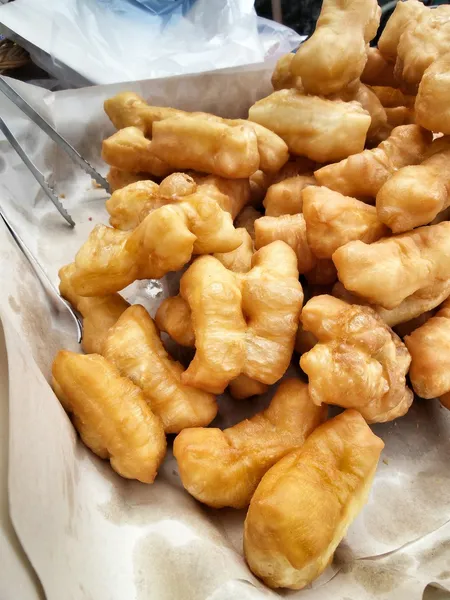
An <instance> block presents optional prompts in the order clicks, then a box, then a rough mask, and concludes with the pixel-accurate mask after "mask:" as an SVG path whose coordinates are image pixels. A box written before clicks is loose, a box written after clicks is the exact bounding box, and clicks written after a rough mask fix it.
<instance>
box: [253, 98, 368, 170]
mask: <svg viewBox="0 0 450 600" xmlns="http://www.w3.org/2000/svg"><path fill="white" fill-rule="evenodd" d="M249 119H250V121H255V122H256V123H260V124H261V125H264V127H267V128H268V129H270V130H271V131H274V132H275V133H276V134H278V135H279V136H280V137H281V138H282V139H283V140H284V141H285V142H286V144H287V145H288V147H289V151H290V152H291V153H292V154H294V155H304V156H307V157H308V158H310V159H312V160H315V161H318V162H332V161H337V160H341V159H343V158H346V157H347V156H349V154H355V153H357V152H361V151H362V150H363V148H364V143H365V140H366V134H367V131H368V129H369V127H370V124H371V118H370V115H369V114H368V113H367V111H365V110H364V109H363V108H361V105H360V104H359V103H357V102H342V101H340V100H326V99H324V98H319V97H318V96H304V95H303V94H301V93H300V92H298V91H297V90H279V91H278V92H274V93H273V94H271V95H270V96H267V98H263V99H262V100H259V101H258V102H256V103H255V104H254V105H253V106H252V107H250V110H249Z"/></svg>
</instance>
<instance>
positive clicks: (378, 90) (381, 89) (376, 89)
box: [370, 85, 416, 108]
mask: <svg viewBox="0 0 450 600" xmlns="http://www.w3.org/2000/svg"><path fill="white" fill-rule="evenodd" d="M370 89H371V90H372V92H373V93H374V94H375V95H376V97H377V98H378V100H379V101H380V102H381V104H382V105H383V106H384V107H385V108H396V107H398V106H407V107H408V108H412V107H414V102H415V100H416V97H415V96H408V95H407V94H404V93H403V92H402V91H401V90H399V89H397V88H395V87H389V86H380V85H374V86H372V87H371V88H370Z"/></svg>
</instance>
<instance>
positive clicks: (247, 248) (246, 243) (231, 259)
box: [213, 227, 254, 273]
mask: <svg viewBox="0 0 450 600" xmlns="http://www.w3.org/2000/svg"><path fill="white" fill-rule="evenodd" d="M236 233H238V234H239V235H240V237H241V240H242V243H241V245H240V246H238V248H236V250H231V252H216V253H215V254H214V255H213V256H214V258H217V260H220V262H221V263H222V264H223V266H224V267H226V268H227V269H229V270H230V271H234V272H235V273H247V272H248V271H250V269H251V266H252V256H253V252H254V248H253V240H252V238H251V236H250V234H249V233H248V231H247V230H246V229H245V227H240V228H238V229H236Z"/></svg>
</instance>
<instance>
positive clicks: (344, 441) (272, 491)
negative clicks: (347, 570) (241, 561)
mask: <svg viewBox="0 0 450 600" xmlns="http://www.w3.org/2000/svg"><path fill="white" fill-rule="evenodd" d="M383 447H384V444H383V442H382V440H381V439H380V438H379V437H377V436H376V435H375V434H374V433H372V431H371V430H370V427H369V426H368V425H367V424H366V423H365V421H364V419H363V418H362V417H361V415H360V414H359V413H358V412H356V411H355V410H346V411H345V412H343V413H342V414H340V415H338V416H337V417H334V419H330V420H329V421H327V422H326V423H324V424H323V425H321V426H320V427H318V428H317V429H316V430H315V431H313V433H312V434H311V435H310V436H309V438H308V439H307V440H306V442H305V443H304V444H303V446H302V447H301V448H298V449H297V450H293V451H292V452H290V453H289V454H287V455H286V456H285V457H284V458H282V459H281V460H280V461H279V462H278V463H276V464H275V465H274V466H273V467H272V468H271V469H270V470H269V471H268V472H267V473H266V474H265V475H264V477H263V478H262V480H261V482H260V484H259V485H258V487H257V488H256V492H255V494H254V496H253V498H252V500H251V502H250V508H249V511H248V513H247V518H246V519H245V525H244V554H245V559H246V561H247V563H248V565H249V567H250V569H251V571H252V572H253V573H254V574H255V575H256V576H257V577H260V578H261V579H262V580H263V581H264V583H265V584H266V585H268V586H270V587H272V588H278V587H287V588H291V589H295V590H298V589H301V588H304V587H305V586H306V585H308V584H309V583H311V581H313V580H314V579H315V578H316V577H318V576H319V575H320V574H321V573H322V572H323V571H324V570H325V568H326V567H327V566H328V565H329V564H330V562H331V560H332V558H333V554H334V551H335V550H336V548H337V546H338V544H339V542H340V541H341V540H342V538H343V537H344V535H345V534H346V532H347V529H348V527H349V525H350V523H351V522H352V521H353V520H354V519H355V517H356V516H357V514H358V513H359V512H360V511H361V509H362V507H363V506H364V504H365V503H366V502H367V498H368V496H369V491H370V488H371V485H372V481H373V478H374V475H375V471H376V468H377V464H378V459H379V457H380V454H381V451H382V449H383Z"/></svg>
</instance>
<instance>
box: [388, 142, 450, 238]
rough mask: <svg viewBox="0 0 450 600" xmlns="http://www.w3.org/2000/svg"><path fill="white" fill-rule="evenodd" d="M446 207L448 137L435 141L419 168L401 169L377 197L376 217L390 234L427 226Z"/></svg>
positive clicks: (449, 195) (449, 199)
mask: <svg viewBox="0 0 450 600" xmlns="http://www.w3.org/2000/svg"><path fill="white" fill-rule="evenodd" d="M449 206H450V137H442V138H438V139H436V140H435V141H434V142H433V143H432V144H431V146H430V148H429V150H428V152H427V154H426V156H425V160H424V161H423V162H422V163H421V164H420V165H415V166H410V167H404V168H403V169H400V170H399V171H397V173H394V175H393V176H392V177H391V178H390V179H388V180H387V181H386V183H385V184H384V185H383V186H382V187H381V189H380V191H379V192H378V194H377V213H378V218H379V219H380V220H381V221H383V223H385V224H386V225H387V226H388V227H390V228H391V229H392V231H393V232H394V233H403V232H404V231H409V230H410V229H414V228H415V227H419V226H420V225H426V224H427V223H430V222H431V221H432V220H433V219H434V218H435V217H436V216H437V215H438V214H439V213H440V212H441V211H443V210H445V209H446V208H448V207H449Z"/></svg>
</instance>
